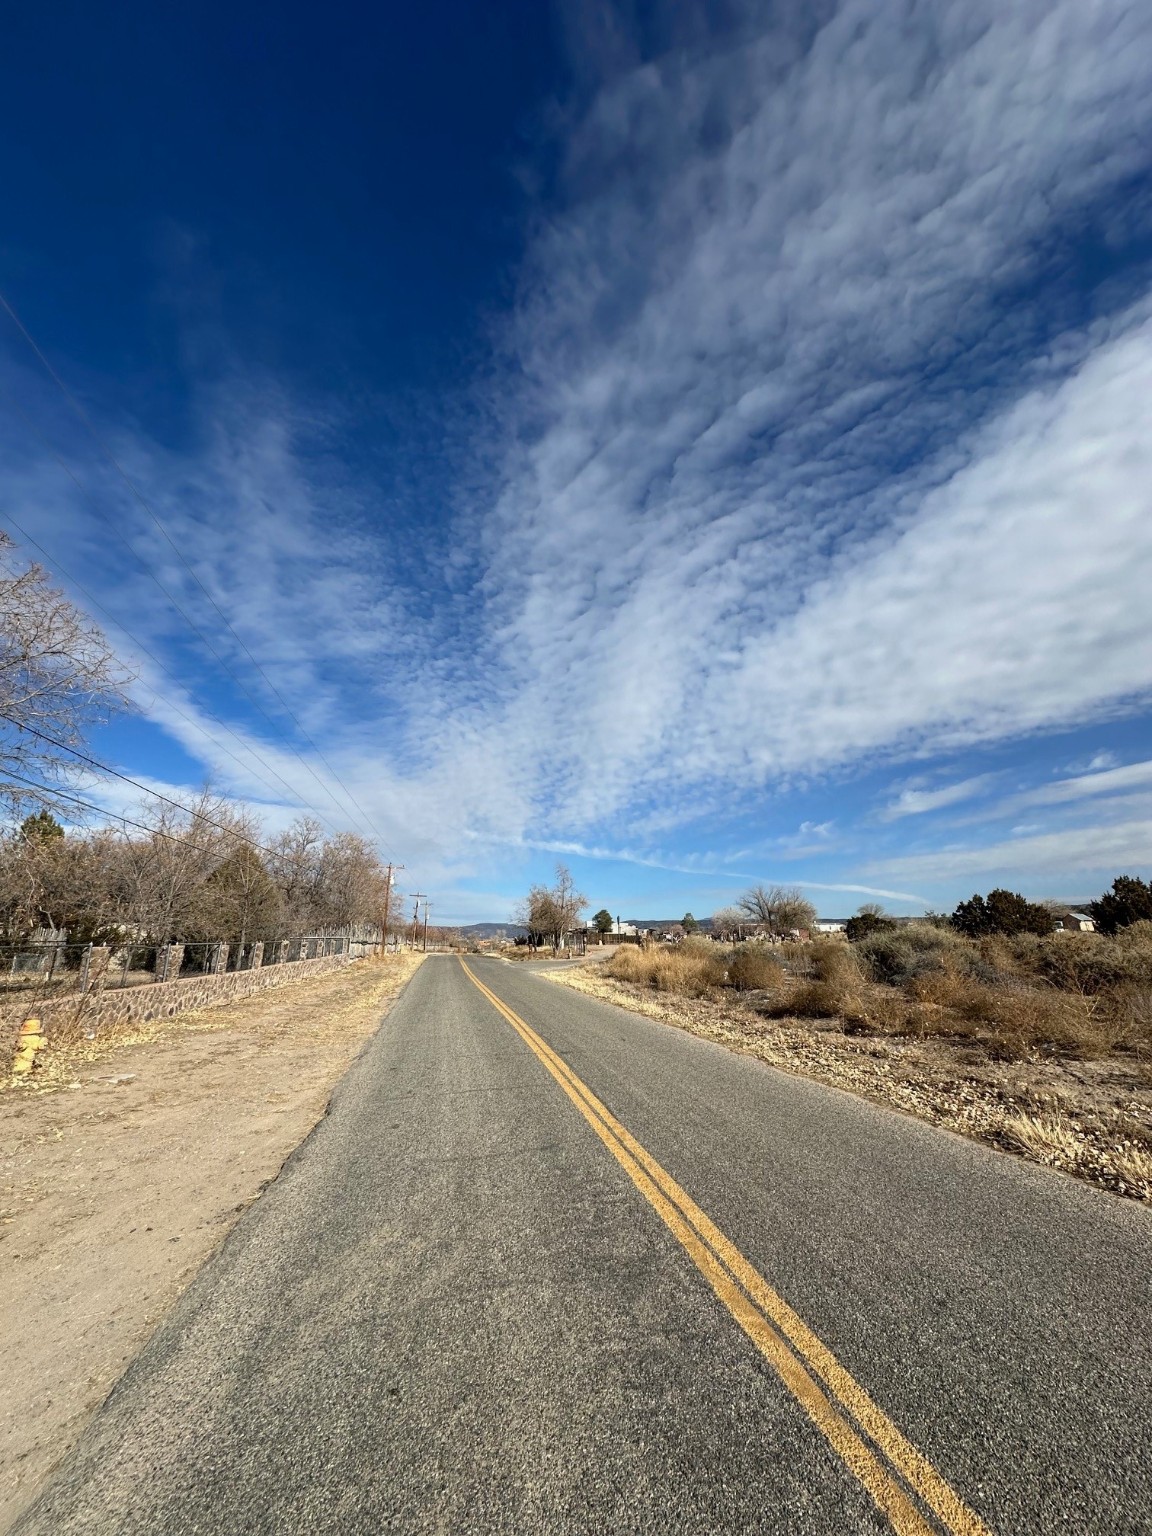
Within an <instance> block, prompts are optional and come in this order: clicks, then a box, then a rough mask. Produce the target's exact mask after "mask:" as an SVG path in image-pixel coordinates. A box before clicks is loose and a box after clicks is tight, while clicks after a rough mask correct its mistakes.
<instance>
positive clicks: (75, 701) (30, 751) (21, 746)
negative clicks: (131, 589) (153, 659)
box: [0, 532, 129, 805]
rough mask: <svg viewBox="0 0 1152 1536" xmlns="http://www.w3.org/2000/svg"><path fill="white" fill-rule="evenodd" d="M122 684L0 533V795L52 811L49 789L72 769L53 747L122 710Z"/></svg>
mask: <svg viewBox="0 0 1152 1536" xmlns="http://www.w3.org/2000/svg"><path fill="white" fill-rule="evenodd" d="M128 682H129V677H128V674H127V673H126V672H125V671H124V669H123V668H122V667H121V665H120V664H119V663H118V662H117V660H116V658H115V656H114V655H113V653H112V649H111V647H110V646H109V644H108V641H107V640H106V639H105V637H104V635H103V634H102V633H101V632H100V630H99V629H98V628H97V627H96V626H95V625H94V624H93V623H92V622H91V621H90V620H89V619H87V618H86V617H85V616H84V615H83V614H82V613H81V612H80V610H79V609H78V608H77V607H76V606H75V604H73V603H71V602H69V600H68V599H67V598H66V597H65V596H64V594H63V593H62V592H59V591H57V590H56V589H55V588H54V587H52V586H50V585H49V583H48V578H47V576H46V575H45V573H44V571H43V569H42V568H41V567H40V566H38V565H28V566H23V567H22V566H21V564H20V563H19V561H18V560H17V559H16V557H15V547H14V545H13V543H12V540H11V539H10V538H9V537H8V535H7V534H5V533H2V532H0V795H3V796H4V797H5V798H6V799H7V800H8V801H9V803H11V804H19V803H21V802H27V801H32V802H36V801H39V802H41V803H45V804H48V805H52V804H53V803H54V802H53V799H52V795H51V788H52V787H53V786H54V785H55V786H59V785H60V784H61V783H62V782H65V781H66V779H67V775H68V772H69V769H70V766H72V764H73V759H72V758H71V756H70V754H69V753H68V752H67V751H66V750H63V748H62V747H60V746H58V745H55V744H54V743H63V745H64V747H65V748H66V747H69V746H80V745H81V744H82V743H83V742H84V740H85V735H86V732H87V730H88V729H89V728H90V727H91V726H93V725H95V724H98V723H99V722H100V721H102V720H104V719H105V718H107V716H108V715H109V714H110V713H111V712H112V711H113V710H116V709H122V708H124V707H126V704H127V699H126V698H125V695H124V689H125V688H126V687H127V684H128ZM34 733H35V734H34ZM29 777H31V778H33V779H36V780H38V781H40V782H43V783H45V784H46V785H47V786H48V789H47V792H40V793H37V791H35V790H34V789H33V788H31V787H30V786H29V785H28V784H26V783H24V782H23V780H24V779H25V778H29Z"/></svg>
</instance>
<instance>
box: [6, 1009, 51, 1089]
mask: <svg viewBox="0 0 1152 1536" xmlns="http://www.w3.org/2000/svg"><path fill="white" fill-rule="evenodd" d="M43 1044H44V1036H43V1034H42V1033H41V1030H40V1020H39V1019H25V1020H24V1023H23V1024H22V1025H21V1026H20V1042H19V1045H18V1046H17V1050H16V1060H15V1061H14V1062H13V1063H12V1076H13V1077H23V1076H24V1074H25V1073H26V1072H31V1070H32V1065H33V1063H34V1062H35V1060H36V1052H37V1051H38V1050H39V1049H40V1047H41V1046H42V1045H43Z"/></svg>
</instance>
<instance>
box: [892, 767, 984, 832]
mask: <svg viewBox="0 0 1152 1536" xmlns="http://www.w3.org/2000/svg"><path fill="white" fill-rule="evenodd" d="M994 777H995V775H993V774H990V773H980V774H976V775H975V777H973V778H970V779H960V780H959V781H958V782H957V783H955V784H944V785H941V787H940V788H939V789H904V790H901V792H900V794H899V795H898V796H897V797H896V799H895V800H893V801H892V802H891V803H890V804H889V805H887V806H885V808H884V810H883V812H882V819H883V820H884V821H898V820H899V819H900V818H901V817H902V816H923V815H925V814H926V813H927V812H929V811H939V810H943V809H944V807H945V806H949V805H958V804H959V803H960V801H961V800H970V799H971V798H972V797H973V795H978V794H979V793H980V792H981V790H983V789H986V788H987V786H988V785H989V784H991V783H992V782H993V780H994Z"/></svg>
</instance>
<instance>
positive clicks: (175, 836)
mask: <svg viewBox="0 0 1152 1536" xmlns="http://www.w3.org/2000/svg"><path fill="white" fill-rule="evenodd" d="M135 819H136V820H138V821H141V822H143V823H145V824H146V825H147V826H148V827H149V829H150V830H149V834H148V835H147V836H145V837H143V838H140V837H134V838H126V839H125V853H126V857H125V863H124V878H125V899H124V909H125V919H126V921H127V922H128V923H129V924H130V925H131V926H132V927H133V928H134V929H135V930H136V932H137V934H138V935H139V936H140V937H143V936H145V935H147V936H148V937H149V938H150V939H152V940H153V941H154V942H155V943H159V944H162V943H166V942H167V941H168V940H170V939H182V938H185V937H187V936H188V935H189V934H190V933H192V932H194V931H195V932H198V931H202V930H203V928H204V926H205V915H206V914H205V911H204V907H203V903H202V901H201V900H200V892H201V888H202V887H203V885H204V882H205V881H206V880H207V879H208V877H209V876H210V875H211V874H212V873H213V872H214V871H215V870H216V869H218V868H219V867H220V865H221V864H223V863H224V861H225V860H226V859H227V858H228V857H229V855H231V854H233V853H235V852H236V850H237V849H238V848H239V847H241V846H242V845H243V844H245V843H247V842H251V841H252V839H253V837H254V836H255V834H256V832H257V823H256V821H255V818H254V817H252V816H248V815H245V814H243V813H241V812H238V811H237V810H236V808H235V806H234V805H232V804H231V803H230V802H229V801H227V800H224V799H222V798H221V797H219V796H217V795H214V794H213V793H212V792H211V791H210V790H207V789H205V790H202V791H201V792H200V793H199V794H198V795H196V796H195V797H193V798H191V799H188V800H186V801H185V802H184V804H183V805H182V806H181V807H180V808H179V809H177V807H175V806H171V805H166V804H159V805H146V806H143V807H142V808H141V809H140V810H139V811H137V812H136V813H135ZM205 936H206V937H209V938H228V937H231V935H230V934H225V933H209V934H206V935H205Z"/></svg>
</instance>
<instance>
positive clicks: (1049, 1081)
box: [551, 876, 1152, 1200]
mask: <svg viewBox="0 0 1152 1536" xmlns="http://www.w3.org/2000/svg"><path fill="white" fill-rule="evenodd" d="M1008 898H1011V899H1008ZM737 910H739V909H733V913H732V914H728V915H726V917H725V920H724V925H722V924H720V923H717V921H716V919H715V918H714V919H713V922H712V928H713V931H714V932H715V931H723V929H724V926H726V925H727V923H728V922H732V923H735V921H736V918H735V912H736V911H737ZM1088 912H1089V914H1090V916H1091V917H1092V919H1093V920H1094V922H1095V924H1096V929H1097V931H1095V932H1076V931H1064V932H1058V931H1054V922H1053V914H1052V911H1051V910H1050V909H1049V908H1047V907H1042V906H1040V905H1038V904H1034V903H1030V902H1026V901H1025V900H1024V898H1022V897H1017V896H1015V895H1014V893H1011V892H990V893H988V895H987V896H984V897H973V898H972V900H971V901H969V902H964V903H961V905H960V907H959V908H957V911H956V912H955V913H953V914H952V915H951V916H950V917H944V916H929V917H927V918H925V919H922V920H919V921H915V922H899V921H897V920H895V919H892V918H890V917H888V916H887V915H886V914H885V913H883V912H882V911H881V910H880V909H879V908H869V909H862V910H861V912H860V913H858V914H857V918H856V919H853V920H852V922H851V923H849V925H848V935H847V936H845V935H838V936H836V937H823V936H820V937H817V938H815V939H814V940H811V941H809V940H807V939H800V940H797V939H795V938H793V939H788V940H784V941H779V942H771V941H769V940H767V939H766V938H765V937H763V936H760V937H755V938H751V939H748V938H746V939H745V940H744V941H743V942H727V941H723V940H717V939H715V938H713V939H708V938H705V937H703V936H700V935H697V936H694V937H688V938H685V939H684V940H683V941H682V942H680V943H676V944H668V943H649V944H629V945H621V947H620V948H618V949H617V950H616V952H615V953H614V954H613V955H612V956H611V958H610V959H608V960H607V961H606V962H604V963H602V964H590V965H588V966H585V967H581V968H580V969H578V970H568V971H561V972H558V973H556V974H554V975H553V976H552V977H551V979H552V980H553V981H555V982H556V983H558V984H560V985H564V986H570V987H573V988H575V989H576V990H578V991H581V992H585V993H587V994H588V995H590V996H593V997H598V998H600V999H602V1000H604V1001H608V1002H615V1003H618V1004H622V1005H623V1006H625V1007H627V1008H630V1009H632V1010H633V1011H635V1012H639V1013H644V1014H647V1015H648V1016H650V1017H652V1018H655V1019H659V1020H660V1021H662V1022H664V1023H667V1024H672V1025H675V1026H676V1027H678V1028H681V1029H687V1030H689V1031H690V1032H692V1033H694V1034H698V1035H701V1036H704V1037H705V1038H707V1039H711V1040H714V1041H717V1042H719V1043H721V1044H723V1045H725V1046H727V1047H729V1048H730V1049H734V1050H738V1051H741V1052H745V1053H748V1054H751V1055H754V1056H756V1057H758V1058H759V1059H760V1060H762V1061H764V1062H766V1063H768V1064H770V1065H772V1066H776V1067H781V1068H783V1069H785V1070H787V1071H791V1072H796V1073H799V1074H802V1075H804V1076H807V1077H811V1078H815V1079H817V1080H818V1081H821V1082H825V1083H828V1084H831V1085H833V1086H835V1087H838V1088H844V1089H847V1090H848V1091H850V1092H854V1093H858V1094H862V1095H864V1096H866V1097H869V1098H873V1099H876V1100H878V1101H879V1102H881V1103H884V1104H887V1105H890V1106H894V1107H897V1108H900V1109H902V1110H905V1111H908V1112H910V1113H912V1114H915V1115H917V1116H919V1117H921V1118H923V1119H927V1120H930V1121H932V1122H933V1123H935V1124H937V1125H942V1126H946V1127H948V1128H949V1129H951V1130H955V1131H959V1132H961V1133H962V1134H964V1135H968V1136H973V1137H976V1138H977V1139H980V1140H984V1141H987V1142H990V1143H992V1144H993V1145H995V1146H997V1147H999V1148H1001V1149H1004V1150H1009V1151H1012V1152H1015V1153H1017V1154H1019V1155H1022V1156H1024V1157H1027V1158H1029V1159H1031V1160H1032V1161H1036V1162H1041V1163H1045V1164H1047V1165H1049V1166H1051V1167H1054V1168H1059V1169H1061V1170H1063V1171H1065V1172H1068V1173H1072V1174H1075V1175H1077V1176H1078V1177H1081V1178H1084V1179H1087V1180H1089V1181H1091V1182H1093V1183H1096V1184H1100V1185H1103V1186H1105V1187H1106V1188H1109V1189H1111V1190H1114V1191H1116V1192H1118V1193H1121V1194H1125V1195H1129V1196H1134V1197H1136V1198H1138V1199H1145V1200H1152V885H1149V884H1148V883H1147V882H1145V881H1143V880H1141V879H1138V878H1136V877H1133V876H1121V877H1119V878H1118V879H1117V880H1115V881H1114V882H1113V885H1112V888H1111V889H1110V891H1109V892H1108V893H1107V894H1106V895H1104V896H1102V897H1101V898H1100V899H1099V900H1098V901H1096V902H1093V903H1091V904H1090V906H1089V908H1088ZM745 931H746V932H747V931H748V930H747V929H746V930H745ZM762 933H763V930H761V934H762Z"/></svg>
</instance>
